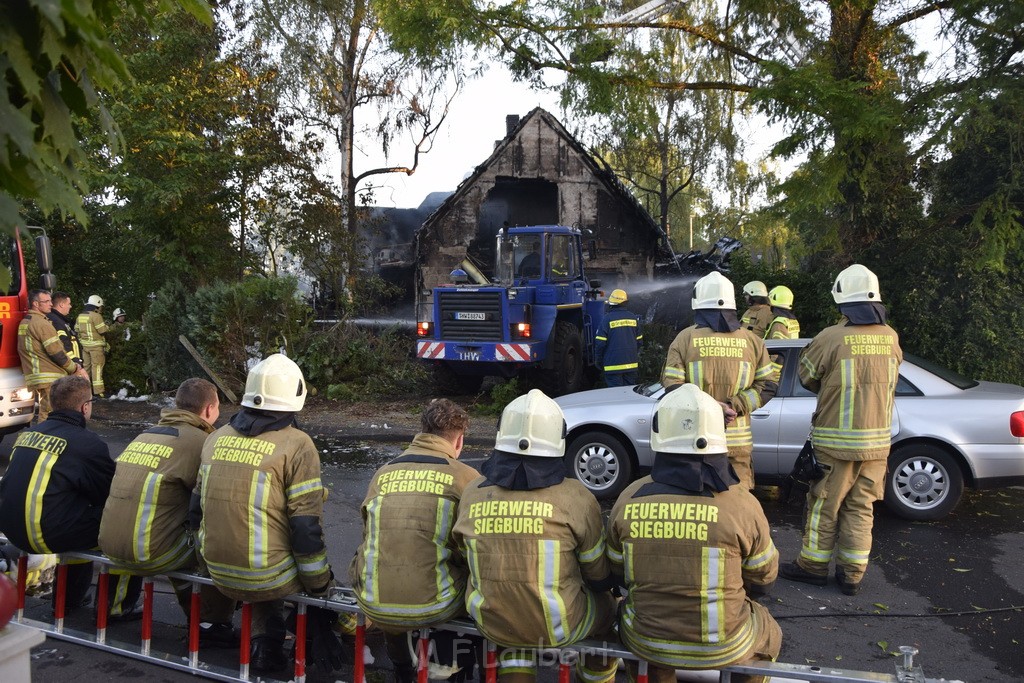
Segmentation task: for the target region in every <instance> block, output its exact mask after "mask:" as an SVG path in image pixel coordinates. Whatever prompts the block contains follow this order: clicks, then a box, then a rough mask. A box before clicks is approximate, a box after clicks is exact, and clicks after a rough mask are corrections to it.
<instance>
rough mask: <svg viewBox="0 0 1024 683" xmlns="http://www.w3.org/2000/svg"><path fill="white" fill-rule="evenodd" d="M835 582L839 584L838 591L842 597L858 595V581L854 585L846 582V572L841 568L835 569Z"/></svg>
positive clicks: (851, 582)
mask: <svg viewBox="0 0 1024 683" xmlns="http://www.w3.org/2000/svg"><path fill="white" fill-rule="evenodd" d="M836 582H838V583H839V590H841V591H842V592H843V595H856V594H857V593H860V581H857V582H856V583H855V582H853V581H847V580H846V572H845V571H844V570H843V568H842V567H836Z"/></svg>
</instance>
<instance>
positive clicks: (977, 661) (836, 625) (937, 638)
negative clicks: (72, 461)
mask: <svg viewBox="0 0 1024 683" xmlns="http://www.w3.org/2000/svg"><path fill="white" fill-rule="evenodd" d="M93 426H94V428H95V429H96V430H97V431H98V432H100V434H101V435H102V436H104V438H106V439H107V440H108V443H109V444H110V445H111V452H112V453H115V454H116V453H119V452H120V451H121V450H122V449H123V448H124V446H125V445H126V444H127V442H128V441H129V440H130V439H131V438H132V437H133V436H134V433H135V430H134V429H132V428H125V427H118V426H112V425H109V424H101V423H96V424H94V425H93ZM391 436H392V438H394V435H391ZM10 441H11V439H10V438H8V439H5V440H4V441H3V442H2V444H0V456H5V455H6V453H7V452H9V449H10ZM318 443H319V444H320V447H321V451H322V459H323V463H324V464H323V471H324V480H325V482H326V484H327V485H328V487H329V488H330V495H329V497H328V500H327V503H326V508H325V523H324V530H325V534H326V538H327V542H328V549H329V556H330V560H331V563H332V565H333V567H334V569H335V574H336V575H337V577H338V578H339V579H340V580H343V581H344V580H345V578H346V574H347V569H348V564H349V561H350V559H351V557H352V554H353V552H354V550H355V548H356V546H357V544H358V541H359V536H360V532H361V529H360V517H359V506H360V503H361V502H362V497H363V495H364V494H365V491H366V486H367V483H368V481H369V478H370V476H371V475H372V473H373V471H374V470H375V469H376V468H377V467H379V466H380V465H382V464H383V463H385V462H387V460H389V459H390V458H392V457H394V456H395V455H397V454H398V452H399V451H400V445H399V444H397V443H385V442H350V441H340V440H330V439H321V440H318ZM486 454H487V452H486V449H483V448H481V447H470V448H468V449H467V451H466V452H465V453H464V454H463V459H464V460H465V461H467V462H469V463H470V464H474V465H476V466H478V465H479V463H480V462H481V461H482V460H483V459H484V458H485V457H486ZM757 493H758V497H759V498H761V500H762V502H763V504H764V506H765V511H766V513H767V515H768V519H769V521H770V522H771V525H772V532H773V536H774V539H775V543H776V545H777V546H778V548H779V551H780V552H781V554H782V558H783V560H784V561H785V560H789V559H792V558H793V557H795V555H796V553H797V552H798V550H799V545H800V510H799V509H782V508H781V507H780V505H779V504H778V502H777V501H776V500H775V499H774V496H775V493H776V491H775V489H772V488H765V489H758V491H757ZM1022 566H1024V489H1020V488H1015V489H1005V490H1001V491H988V492H968V493H967V494H965V497H964V500H963V501H962V502H961V504H960V506H959V507H958V508H957V510H956V511H955V512H954V513H953V514H952V515H951V516H949V517H948V518H946V519H945V520H942V521H940V522H914V523H911V522H907V521H905V520H902V519H898V518H895V517H893V516H892V515H890V514H889V513H888V512H887V511H886V510H885V509H884V508H883V507H881V506H879V507H878V509H877V510H876V524H875V544H874V548H873V550H872V557H871V566H870V569H869V571H868V574H867V576H866V578H865V580H864V581H865V583H864V588H863V590H862V591H861V593H860V595H857V596H854V597H847V596H844V595H842V594H841V593H840V592H839V590H838V589H837V588H836V587H835V586H834V585H832V584H830V585H829V586H827V587H824V588H818V587H813V586H806V585H803V584H795V583H790V582H787V581H785V580H781V579H780V580H779V581H778V582H777V583H776V585H775V588H774V590H773V592H772V594H771V596H769V597H768V598H766V599H765V600H763V602H764V604H766V605H767V606H768V608H769V609H770V610H771V612H772V614H773V615H774V616H775V617H776V619H778V620H779V623H780V624H781V626H782V629H783V634H784V638H783V648H782V654H781V656H780V658H779V659H780V661H784V662H789V663H796V664H804V663H808V664H816V665H819V666H828V667H837V668H843V669H857V670H865V671H876V672H879V673H892V672H893V670H894V664H895V656H894V653H895V652H897V651H898V647H899V646H900V645H913V646H915V647H917V648H918V649H919V650H920V654H919V656H918V661H919V662H920V664H921V665H922V666H923V669H924V673H925V675H926V676H928V677H929V678H946V679H950V680H963V681H1009V680H1024V645H1022V642H1024V572H1022V571H1021V567H1022ZM164 589H165V590H166V587H164ZM158 591H160V587H159V586H158ZM34 609H35V612H36V613H37V614H38V615H39V616H37V617H36V618H40V617H41V616H42V615H43V614H45V612H46V611H47V610H46V609H45V608H44V605H43V603H42V601H36V604H35V607H34ZM156 618H157V622H158V624H157V625H156V635H155V636H154V637H155V638H156V639H160V638H171V639H177V641H178V642H179V643H181V642H182V639H183V636H184V632H185V631H184V617H183V616H182V615H181V613H180V611H179V610H178V609H177V606H176V604H174V603H173V598H172V597H170V596H169V595H165V594H163V593H162V592H161V593H160V595H158V600H157V611H156ZM137 629H138V625H137V624H135V625H118V626H115V627H113V628H112V637H114V638H119V639H122V640H125V641H131V640H133V639H136V642H137V637H138V636H137V633H138V630H137ZM181 650H182V652H183V653H184V646H183V645H181ZM214 656H216V657H217V658H221V657H222V656H223V657H227V654H224V655H219V654H218V655H211V660H212V658H213V657H214ZM223 663H224V664H227V663H228V661H227V660H225V661H224V662H223ZM69 674H70V675H73V676H74V677H75V678H81V679H85V678H86V677H93V678H94V679H96V680H129V679H137V678H138V679H141V678H146V679H149V680H151V681H153V682H154V683H155V682H157V681H174V682H177V681H182V682H184V681H194V680H195V678H194V677H192V676H191V675H189V674H185V673H178V672H175V671H171V670H167V669H163V668H160V667H157V666H154V665H150V664H146V663H143V662H138V661H133V660H129V659H125V658H121V657H117V656H115V655H109V654H104V653H101V652H98V651H95V650H91V649H88V648H84V647H80V646H76V645H71V644H68V643H64V642H61V641H56V640H52V639H50V640H48V641H47V642H46V643H44V644H43V645H41V646H39V647H37V648H35V650H34V651H33V676H32V680H33V681H36V682H38V683H50V682H51V681H52V682H54V683H56V682H58V681H61V682H62V681H64V680H67V679H68V678H69ZM341 678H344V675H341V674H336V675H333V676H320V677H318V676H317V674H316V671H315V670H313V671H312V672H311V675H310V678H309V680H311V681H317V680H323V681H334V680H340V679H341ZM369 678H370V680H374V679H376V680H382V679H381V678H380V675H379V674H378V675H374V674H373V673H371V674H370V676H369Z"/></svg>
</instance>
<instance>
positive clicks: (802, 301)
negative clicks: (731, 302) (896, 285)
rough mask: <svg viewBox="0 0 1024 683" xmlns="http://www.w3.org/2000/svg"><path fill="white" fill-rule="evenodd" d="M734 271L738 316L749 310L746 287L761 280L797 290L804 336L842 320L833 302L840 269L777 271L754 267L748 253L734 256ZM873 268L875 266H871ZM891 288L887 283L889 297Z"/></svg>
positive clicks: (764, 265) (795, 304)
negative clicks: (833, 292)
mask: <svg viewBox="0 0 1024 683" xmlns="http://www.w3.org/2000/svg"><path fill="white" fill-rule="evenodd" d="M730 263H731V264H732V271H731V272H730V273H729V279H730V280H731V281H732V283H733V286H734V287H736V306H737V313H739V314H740V315H743V311H744V310H746V306H745V305H744V301H743V285H745V284H746V283H748V282H750V281H751V280H760V281H761V282H763V283H765V285H767V287H768V289H769V290H770V289H771V288H772V287H776V286H778V285H785V286H787V287H789V288H790V289H791V290H793V313H795V314H796V318H797V320H799V321H800V336H801V337H813V336H814V335H816V334H818V333H819V332H821V331H822V330H823V329H824V328H826V327H828V326H830V325H834V324H835V323H836V321H837V320H838V319H839V309H837V308H836V304H835V301H834V300H833V299H832V284H833V283H834V282H835V276H836V275H837V274H838V272H839V271H838V269H834V270H830V269H829V268H828V267H825V266H822V267H820V268H818V269H816V270H810V269H807V270H788V269H782V268H775V267H772V266H770V265H768V264H767V263H764V262H761V263H757V264H754V263H751V261H750V259H749V257H748V256H747V254H746V253H744V252H742V251H741V252H738V253H736V254H733V256H732V258H731V259H730ZM868 265H869V267H871V264H868ZM889 291H890V288H889V287H887V286H886V285H885V283H883V285H882V292H883V297H885V296H886V295H887V294H888V292H889Z"/></svg>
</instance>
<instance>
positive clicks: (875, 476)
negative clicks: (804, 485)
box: [797, 453, 886, 583]
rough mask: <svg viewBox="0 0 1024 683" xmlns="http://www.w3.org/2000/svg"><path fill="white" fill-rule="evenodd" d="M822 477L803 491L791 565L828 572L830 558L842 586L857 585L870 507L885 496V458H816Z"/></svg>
mask: <svg viewBox="0 0 1024 683" xmlns="http://www.w3.org/2000/svg"><path fill="white" fill-rule="evenodd" d="M817 458H818V462H819V463H820V464H821V466H822V469H824V470H825V476H824V477H822V478H821V479H819V480H818V481H816V482H815V483H814V484H813V485H812V486H811V489H810V491H808V492H807V509H806V510H805V519H804V538H803V545H802V547H801V549H800V557H799V558H798V559H797V564H799V565H800V566H801V567H803V568H804V569H805V570H807V571H809V572H811V573H812V574H817V575H819V576H825V575H827V574H828V565H829V562H830V561H831V560H832V558H833V557H835V561H836V569H842V570H843V573H844V574H845V578H844V581H845V582H847V583H860V581H861V579H862V578H864V572H865V571H867V568H868V556H869V555H870V554H871V527H872V524H873V523H874V509H873V505H874V503H875V501H876V500H880V499H881V498H882V495H883V494H884V493H885V469H886V461H885V460H838V459H836V458H833V457H831V456H829V455H825V454H823V453H819V454H817Z"/></svg>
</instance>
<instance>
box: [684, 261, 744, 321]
mask: <svg viewBox="0 0 1024 683" xmlns="http://www.w3.org/2000/svg"><path fill="white" fill-rule="evenodd" d="M691 303H692V308H693V310H695V311H696V310H699V309H706V308H719V309H731V310H734V311H735V310H736V290H735V289H733V286H732V283H731V282H729V279H728V278H727V277H725V276H724V275H722V274H721V273H719V272H718V271H715V272H713V273H710V274H708V275H705V276H704V277H702V278H701V279H699V280H697V284H696V285H695V286H694V288H693V301H692V302H691Z"/></svg>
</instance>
